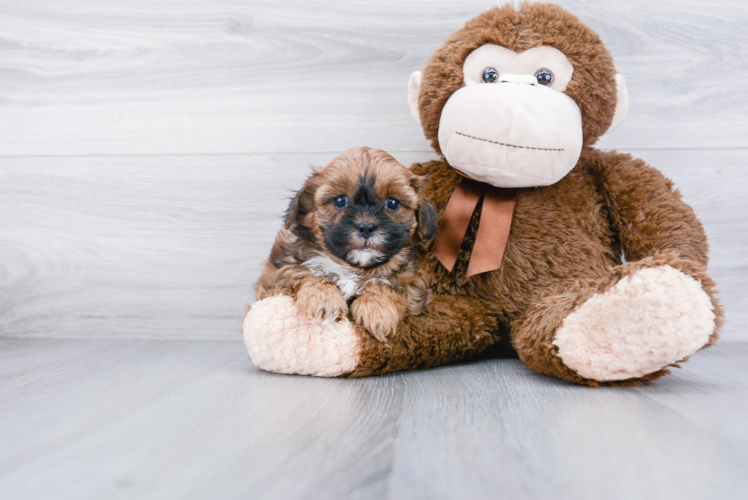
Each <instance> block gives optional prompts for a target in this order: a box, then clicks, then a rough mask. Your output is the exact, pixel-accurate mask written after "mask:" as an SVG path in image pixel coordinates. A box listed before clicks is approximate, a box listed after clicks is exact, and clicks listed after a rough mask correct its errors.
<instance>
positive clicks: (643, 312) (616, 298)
mask: <svg viewBox="0 0 748 500" xmlns="http://www.w3.org/2000/svg"><path fill="white" fill-rule="evenodd" d="M714 329H715V314H714V306H713V305H712V302H711V300H710V298H709V295H707V293H706V292H705V291H704V290H703V288H702V287H701V283H700V282H699V281H697V280H695V279H694V278H692V277H691V276H689V275H687V274H684V273H682V272H681V271H678V270H677V269H674V268H673V267H670V266H667V265H663V266H658V267H649V268H644V269H640V270H638V271H636V272H635V273H633V274H631V275H629V276H626V277H624V278H622V279H621V280H620V281H618V282H617V283H616V284H615V285H613V286H612V287H611V288H609V289H608V290H607V291H605V292H603V293H598V294H596V295H593V296H592V297H591V298H590V299H588V300H587V301H586V302H584V303H583V304H582V305H581V306H579V307H578V308H577V309H576V310H575V311H574V312H572V313H571V314H570V315H569V316H567V317H566V318H565V319H564V322H563V324H562V326H561V328H559V329H558V331H557V332H556V337H555V340H554V341H553V344H554V345H556V346H557V347H558V355H559V357H560V358H561V360H562V361H563V362H564V364H565V365H566V366H568V367H569V368H571V369H572V370H574V371H575V372H577V373H578V374H579V375H581V376H582V377H585V378H589V379H593V380H597V381H600V382H604V381H613V380H626V379H632V378H637V377H642V376H644V375H647V374H649V373H653V372H656V371H658V370H660V369H662V368H664V367H666V366H668V365H670V364H673V363H676V362H678V361H680V360H682V359H684V358H686V357H688V356H690V355H691V354H693V353H694V352H696V351H697V350H699V349H700V348H701V347H703V346H704V345H705V344H706V343H707V342H708V341H709V337H710V335H711V334H712V332H714Z"/></svg>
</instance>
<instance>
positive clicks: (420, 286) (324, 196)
mask: <svg viewBox="0 0 748 500" xmlns="http://www.w3.org/2000/svg"><path fill="white" fill-rule="evenodd" d="M423 184H424V179H423V178H421V177H419V176H416V175H414V174H413V173H411V172H410V171H409V170H408V169H407V168H405V167H404V166H403V165H401V164H400V163H398V162H397V161H396V160H395V159H394V158H392V157H391V156H390V155H388V154H387V153H385V152H383V151H379V150H374V149H370V148H355V149H351V150H349V151H346V152H345V153H343V154H342V155H340V156H338V157H337V158H335V159H334V160H333V161H331V162H330V163H329V164H328V165H327V166H325V167H323V168H319V169H315V170H314V173H313V174H312V175H311V176H310V177H309V178H308V179H307V180H306V182H305V183H304V186H303V187H302V189H301V190H299V192H298V193H296V195H295V196H294V198H293V199H292V201H291V204H290V206H289V209H288V213H287V215H286V224H285V228H284V229H282V230H281V231H280V233H279V234H278V236H277V238H276V240H275V244H274V245H273V249H272V251H271V254H270V258H269V259H268V260H267V262H266V263H265V271H264V272H263V274H262V275H261V276H260V279H259V280H258V283H257V285H256V288H255V290H256V298H257V300H261V299H263V298H265V297H269V296H273V295H276V294H284V295H290V296H292V297H294V298H295V302H296V307H297V308H298V309H299V312H300V313H301V314H303V315H305V316H307V317H308V318H310V319H312V320H314V321H323V320H335V319H339V318H344V317H346V316H347V314H348V312H349V305H348V303H347V302H346V300H345V299H344V297H343V295H342V293H341V290H340V289H339V288H338V286H337V285H336V284H335V283H334V282H333V281H331V279H329V277H327V276H324V277H321V276H318V275H316V274H315V273H313V272H312V270H311V269H310V268H309V267H306V266H304V263H306V262H307V261H309V259H312V258H314V257H318V256H320V255H324V256H326V257H327V258H329V259H330V260H332V261H333V262H334V263H336V264H337V265H339V266H342V267H343V268H345V269H346V270H347V271H348V272H350V273H353V274H355V275H357V276H358V277H359V279H360V285H361V287H360V292H359V293H358V297H357V298H355V300H353V303H352V304H351V305H350V312H351V314H352V317H353V319H354V321H355V322H356V323H357V324H360V325H362V326H363V327H364V328H365V329H367V330H368V331H369V332H370V333H371V334H372V335H374V336H375V337H376V338H377V339H378V340H380V341H384V340H385V339H386V337H387V336H388V335H390V334H392V333H394V331H395V329H396V328H397V325H398V323H399V322H400V320H401V319H402V318H403V317H404V316H405V314H406V312H407V313H408V314H411V315H417V314H420V313H421V311H423V308H424V307H425V306H426V303H427V301H428V298H429V290H428V283H427V280H426V275H425V272H424V271H423V270H421V269H420V268H419V267H418V265H417V262H416V260H417V258H418V255H419V253H418V248H419V246H418V245H422V243H423V242H425V241H428V240H429V239H431V238H432V237H433V234H434V233H435V230H436V220H435V215H436V214H435V212H434V209H433V207H432V206H431V204H430V203H428V202H427V201H426V200H425V198H424V197H423V195H422V194H421V190H422V187H423ZM361 193H364V194H365V195H367V196H369V197H370V198H367V199H366V207H368V208H365V209H363V210H360V211H357V212H349V211H348V210H346V209H338V208H336V207H335V206H334V205H333V200H334V199H335V198H336V197H338V196H340V195H345V196H347V197H348V198H349V199H350V200H351V202H350V203H351V205H353V204H354V199H355V198H356V197H357V196H361ZM387 198H395V199H397V200H399V202H400V204H401V205H400V207H399V209H397V210H395V211H387V210H385V209H384V208H382V207H379V208H378V205H381V204H382V203H383V202H384V200H386V199H387ZM369 208H370V209H371V210H369ZM377 214H378V215H377ZM346 217H348V223H349V224H354V226H352V227H355V224H358V223H361V222H372V221H375V220H376V221H378V222H384V224H380V225H379V226H377V229H376V231H377V233H375V234H374V236H376V238H371V239H370V240H368V241H367V243H366V244H367V245H368V248H373V249H376V250H381V251H382V252H384V251H386V250H388V249H390V250H391V251H393V252H394V254H393V255H391V256H390V257H389V259H388V260H387V261H386V262H382V263H381V264H378V265H376V266H374V267H369V268H364V267H357V266H355V265H352V264H350V263H349V262H347V261H346V260H344V258H341V257H339V256H336V255H334V254H333V253H331V250H330V243H329V242H328V240H326V239H325V235H326V234H328V233H326V232H325V231H326V230H329V229H336V228H342V229H344V231H342V233H341V234H343V235H344V237H343V239H342V240H340V241H338V243H340V245H343V246H344V248H343V249H342V250H341V251H343V252H347V251H350V250H351V249H355V248H358V245H360V244H362V242H361V241H359V240H360V239H361V238H359V237H358V236H357V235H356V232H355V230H351V231H348V226H344V224H346V222H345V218H346ZM376 217H379V218H378V219H376ZM387 224H389V225H387ZM387 227H390V228H394V229H392V231H395V230H399V231H405V235H406V236H408V237H409V239H408V240H407V241H405V242H404V244H403V245H402V247H399V246H398V247H397V248H392V247H391V245H394V243H393V238H389V236H393V235H392V234H390V233H387V229H386V228H387ZM383 280H386V282H385V281H383Z"/></svg>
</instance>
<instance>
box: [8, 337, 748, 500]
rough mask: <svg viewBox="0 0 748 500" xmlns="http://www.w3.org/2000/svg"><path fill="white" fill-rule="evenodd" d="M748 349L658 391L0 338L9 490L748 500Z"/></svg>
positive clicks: (145, 343)
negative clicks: (274, 369)
mask: <svg viewBox="0 0 748 500" xmlns="http://www.w3.org/2000/svg"><path fill="white" fill-rule="evenodd" d="M747 355H748V344H745V343H728V344H722V345H718V346H716V347H714V348H712V349H710V350H708V351H704V352H700V353H697V354H696V355H695V356H694V357H693V359H692V360H691V361H690V362H688V363H686V364H684V365H683V368H682V369H681V370H676V372H675V373H674V374H673V375H671V376H669V377H666V378H665V379H662V380H660V381H658V382H655V383H652V384H650V385H648V386H645V387H641V388H617V389H611V388H604V389H592V388H587V387H578V386H573V385H569V384H566V383H563V382H560V381H556V380H554V379H550V378H546V377H543V376H540V375H537V374H535V373H532V372H530V371H529V370H527V369H525V368H524V367H522V365H521V364H520V363H519V362H518V361H516V360H493V359H492V360H482V361H476V362H471V363H466V364H461V365H455V366H446V367H442V368H437V369H432V370H428V371H423V372H410V373H402V374H394V375H389V376H383V377H375V378H369V379H360V380H344V379H331V380H328V379H317V378H309V377H295V376H285V375H276V374H270V373H265V372H261V371H259V370H257V369H256V368H255V367H254V366H253V365H252V364H251V362H250V361H249V360H248V359H247V357H246V353H245V351H244V346H243V345H242V344H241V343H240V342H230V341H181V342H180V341H159V340H57V339H54V340H53V339H49V340H42V339H37V340H31V339H5V340H0V492H2V494H1V495H0V496H2V498H7V499H22V498H54V499H67V498H71V499H72V498H75V499H82V498H83V499H85V498H92V499H111V498H121V497H127V498H139V499H143V498H161V499H167V498H196V499H204V498H221V499H231V498H243V499H245V498H253V499H274V500H282V499H291V498H293V499H314V498H335V499H338V498H376V499H385V498H391V499H421V498H422V499H439V498H461V499H473V498H476V499H477V498H492V499H496V498H510V499H523V498H528V499H533V498H553V499H565V498H569V499H586V498H590V499H619V498H620V499H649V498H652V499H654V498H657V499H668V498H678V499H688V498H710V499H711V498H715V499H716V498H730V499H738V498H748V426H746V421H748V387H746V384H745V382H744V381H745V380H746V377H747V376H748V365H747V364H746V363H745V359H746V356H747Z"/></svg>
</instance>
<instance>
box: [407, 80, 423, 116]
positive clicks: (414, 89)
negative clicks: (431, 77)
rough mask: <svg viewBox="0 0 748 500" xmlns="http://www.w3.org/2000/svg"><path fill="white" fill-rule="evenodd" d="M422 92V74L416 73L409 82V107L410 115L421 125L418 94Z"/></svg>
mask: <svg viewBox="0 0 748 500" xmlns="http://www.w3.org/2000/svg"><path fill="white" fill-rule="evenodd" d="M420 92H421V72H420V71H414V72H413V73H411V74H410V81H409V82H408V105H409V106H410V114H411V116H413V119H414V120H415V121H417V122H418V123H421V114H420V113H419V111H418V94H420Z"/></svg>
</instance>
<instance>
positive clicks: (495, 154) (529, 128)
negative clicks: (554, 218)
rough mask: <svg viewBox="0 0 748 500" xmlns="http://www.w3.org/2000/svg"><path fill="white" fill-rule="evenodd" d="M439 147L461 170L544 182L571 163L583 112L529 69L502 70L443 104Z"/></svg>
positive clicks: (493, 179)
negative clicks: (497, 76)
mask: <svg viewBox="0 0 748 500" xmlns="http://www.w3.org/2000/svg"><path fill="white" fill-rule="evenodd" d="M438 137H439V147H440V148H441V150H442V153H443V154H444V156H445V158H446V159H447V161H448V162H449V164H450V165H451V166H452V167H454V168H456V169H457V170H459V171H460V172H462V173H463V174H465V175H467V176H469V177H471V178H473V179H475V180H477V181H481V182H486V183H488V184H491V185H492V186H496V187H506V188H518V187H534V186H548V185H551V184H554V183H556V182H558V181H559V180H561V179H562V178H563V177H564V176H565V175H566V174H567V173H569V172H570V171H571V169H573V168H574V166H575V165H576V163H577V160H578V159H579V155H580V153H581V151H582V142H583V137H582V115H581V113H580V111H579V107H578V106H577V105H576V103H575V102H574V101H573V100H572V99H571V98H570V97H568V96H567V95H566V94H564V93H562V92H558V91H557V90H554V89H552V88H548V87H544V86H542V85H538V84H537V80H536V78H535V77H534V76H533V75H516V74H505V75H502V76H501V77H500V79H499V82H498V83H494V84H479V85H468V86H465V87H463V88H461V89H459V90H458V91H456V92H455V93H454V94H452V96H450V98H449V99H448V100H447V103H446V104H445V106H444V108H443V110H442V114H441V120H440V122H439V136H438Z"/></svg>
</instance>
